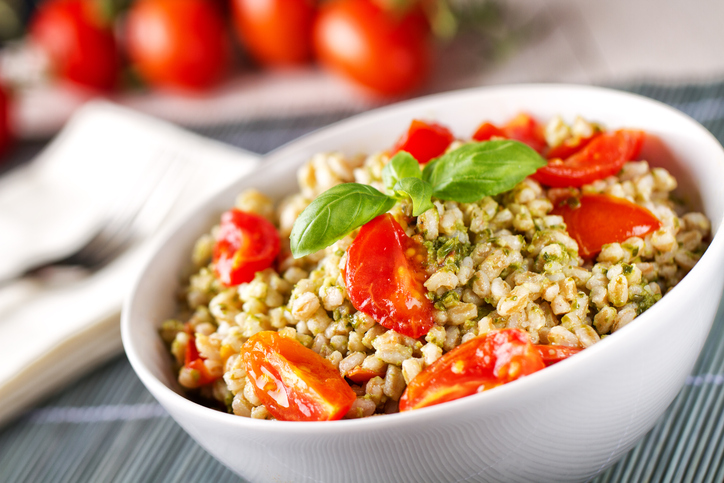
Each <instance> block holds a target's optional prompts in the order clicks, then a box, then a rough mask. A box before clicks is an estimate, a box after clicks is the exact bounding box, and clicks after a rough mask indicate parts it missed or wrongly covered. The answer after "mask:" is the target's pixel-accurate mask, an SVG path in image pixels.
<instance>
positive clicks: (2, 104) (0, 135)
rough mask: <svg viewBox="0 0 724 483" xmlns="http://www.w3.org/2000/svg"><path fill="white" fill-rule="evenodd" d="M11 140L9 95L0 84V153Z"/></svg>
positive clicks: (6, 147) (0, 153)
mask: <svg viewBox="0 0 724 483" xmlns="http://www.w3.org/2000/svg"><path fill="white" fill-rule="evenodd" d="M12 142H13V131H12V126H11V125H10V95H9V94H8V92H7V90H6V89H5V87H4V86H3V85H2V84H0V155H2V154H3V153H4V152H5V151H7V149H8V147H9V146H10V145H11V144H12Z"/></svg>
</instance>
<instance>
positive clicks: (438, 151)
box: [392, 119, 455, 164]
mask: <svg viewBox="0 0 724 483" xmlns="http://www.w3.org/2000/svg"><path fill="white" fill-rule="evenodd" d="M454 140H455V136H453V133H451V132H450V130H449V129H448V128H446V127H445V126H441V125H440V124H435V123H428V122H424V121H418V120H417V119H413V121H412V122H411V123H410V127H409V128H408V129H407V132H405V134H403V135H402V136H401V137H400V139H399V140H398V141H397V143H396V144H395V147H394V148H392V154H395V153H397V152H398V151H407V152H408V153H410V154H411V155H412V157H413V158H415V159H416V160H417V162H418V163H420V164H425V163H427V162H428V161H430V160H431V159H433V158H437V157H438V156H440V155H442V154H444V153H445V150H447V148H448V147H449V146H450V144H452V142H453V141H454Z"/></svg>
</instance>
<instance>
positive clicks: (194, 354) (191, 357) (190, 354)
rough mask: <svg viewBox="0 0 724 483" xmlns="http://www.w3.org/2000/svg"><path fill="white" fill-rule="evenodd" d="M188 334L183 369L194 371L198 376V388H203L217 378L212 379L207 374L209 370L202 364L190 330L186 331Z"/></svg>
mask: <svg viewBox="0 0 724 483" xmlns="http://www.w3.org/2000/svg"><path fill="white" fill-rule="evenodd" d="M188 333H189V342H188V344H186V352H185V354H184V367H185V368H187V369H192V370H194V371H196V373H197V374H198V379H197V380H196V382H197V384H198V386H199V387H200V386H205V385H206V384H210V383H212V382H214V381H215V380H217V379H218V377H214V376H212V375H211V374H210V373H209V369H208V368H207V367H206V364H204V359H203V357H201V355H200V354H199V350H198V349H197V347H196V338H194V335H193V333H192V332H191V331H190V330H188Z"/></svg>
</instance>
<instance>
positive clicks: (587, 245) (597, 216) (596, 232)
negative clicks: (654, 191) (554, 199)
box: [551, 195, 661, 258]
mask: <svg viewBox="0 0 724 483" xmlns="http://www.w3.org/2000/svg"><path fill="white" fill-rule="evenodd" d="M551 214H554V215H560V216H562V217H563V220H564V221H565V222H566V228H567V229H568V234H569V235H570V236H571V237H572V238H573V239H574V240H576V243H578V254H579V255H580V256H581V257H583V258H593V257H594V256H595V255H597V254H598V252H600V251H601V248H602V247H603V245H606V244H608V243H621V242H623V241H626V239H628V238H630V237H632V236H638V237H643V236H644V235H646V234H648V233H651V232H652V231H656V230H658V229H659V228H660V227H661V223H660V222H659V220H658V219H657V218H656V217H655V216H654V215H653V214H652V213H651V212H650V211H649V210H647V209H646V208H644V207H643V206H640V205H637V204H635V203H632V202H630V201H628V200H627V199H624V198H616V197H614V196H609V195H583V196H581V197H580V198H571V199H569V200H566V201H564V202H562V203H559V204H558V206H556V207H555V208H554V209H553V211H552V212H551Z"/></svg>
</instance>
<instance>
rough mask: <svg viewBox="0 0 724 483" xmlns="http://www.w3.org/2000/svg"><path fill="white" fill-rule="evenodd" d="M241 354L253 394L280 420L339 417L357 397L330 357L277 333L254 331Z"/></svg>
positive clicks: (312, 419) (330, 418) (327, 419)
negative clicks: (255, 332) (327, 357)
mask: <svg viewBox="0 0 724 483" xmlns="http://www.w3.org/2000/svg"><path fill="white" fill-rule="evenodd" d="M241 356H242V357H243V360H244V366H245V368H246V373H247V376H248V377H250V378H251V381H252V383H253V384H252V386H253V387H254V393H255V394H256V396H257V397H258V398H259V399H260V400H261V402H262V404H264V406H265V407H266V408H267V410H268V411H269V413H271V415H272V416H274V417H275V418H277V419H279V420H283V421H331V420H335V419H340V418H341V417H342V416H344V415H345V414H346V413H347V411H348V410H349V408H350V407H351V406H352V403H353V402H354V401H355V399H356V396H355V393H354V391H352V388H351V387H349V385H348V384H347V383H346V382H345V380H344V378H343V377H342V376H341V375H340V374H339V371H338V370H337V369H336V368H335V367H334V366H333V365H332V363H331V362H329V361H328V360H327V359H325V358H324V357H322V356H320V355H319V354H317V353H316V352H314V351H313V350H311V349H307V348H306V347H304V346H303V345H302V344H300V343H299V342H297V340H296V339H291V338H288V337H283V336H281V335H279V333H278V332H271V331H265V332H259V333H257V334H255V335H253V336H251V337H250V338H249V340H247V341H246V343H245V344H244V345H243V346H242V347H241Z"/></svg>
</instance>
